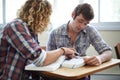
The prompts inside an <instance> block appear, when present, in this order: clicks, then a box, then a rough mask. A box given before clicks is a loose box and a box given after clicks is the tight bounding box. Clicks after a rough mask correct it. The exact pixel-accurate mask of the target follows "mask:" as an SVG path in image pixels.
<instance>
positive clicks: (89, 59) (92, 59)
mask: <svg viewBox="0 0 120 80" xmlns="http://www.w3.org/2000/svg"><path fill="white" fill-rule="evenodd" d="M83 59H84V61H85V64H87V65H95V66H97V65H100V64H102V61H101V58H100V56H86V57H84V58H83Z"/></svg>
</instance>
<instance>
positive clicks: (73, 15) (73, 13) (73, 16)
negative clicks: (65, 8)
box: [71, 11, 75, 19]
mask: <svg viewBox="0 0 120 80" xmlns="http://www.w3.org/2000/svg"><path fill="white" fill-rule="evenodd" d="M71 16H72V18H73V19H74V18H75V12H74V11H73V12H72V15H71Z"/></svg>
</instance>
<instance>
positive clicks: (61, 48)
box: [60, 47, 65, 55]
mask: <svg viewBox="0 0 120 80" xmlns="http://www.w3.org/2000/svg"><path fill="white" fill-rule="evenodd" d="M60 49H61V50H62V51H63V55H64V54H65V49H64V48H63V47H61V48H60Z"/></svg>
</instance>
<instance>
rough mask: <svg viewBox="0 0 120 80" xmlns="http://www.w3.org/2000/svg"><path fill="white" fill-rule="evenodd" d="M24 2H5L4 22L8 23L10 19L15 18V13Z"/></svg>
mask: <svg viewBox="0 0 120 80" xmlns="http://www.w3.org/2000/svg"><path fill="white" fill-rule="evenodd" d="M24 2H25V0H6V4H5V6H6V22H10V21H11V20H12V19H14V18H16V14H17V11H18V9H19V8H20V7H21V6H22V5H23V3H24ZM12 4H14V5H12Z"/></svg>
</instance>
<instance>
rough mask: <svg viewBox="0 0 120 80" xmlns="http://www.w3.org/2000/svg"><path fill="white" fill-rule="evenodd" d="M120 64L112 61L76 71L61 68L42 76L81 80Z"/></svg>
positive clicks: (118, 60) (45, 72) (44, 72)
mask: <svg viewBox="0 0 120 80" xmlns="http://www.w3.org/2000/svg"><path fill="white" fill-rule="evenodd" d="M118 64H120V59H111V60H110V61H108V62H105V63H103V64H101V65H100V66H88V65H86V66H83V67H80V68H76V69H70V68H63V67H62V68H59V69H58V70H56V71H53V72H47V71H42V72H40V74H43V75H46V76H50V77H54V78H61V79H68V80H70V79H71V80H76V79H80V78H82V77H85V76H87V75H91V74H93V73H96V72H100V71H102V70H105V69H108V68H111V67H113V66H115V65H118Z"/></svg>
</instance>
